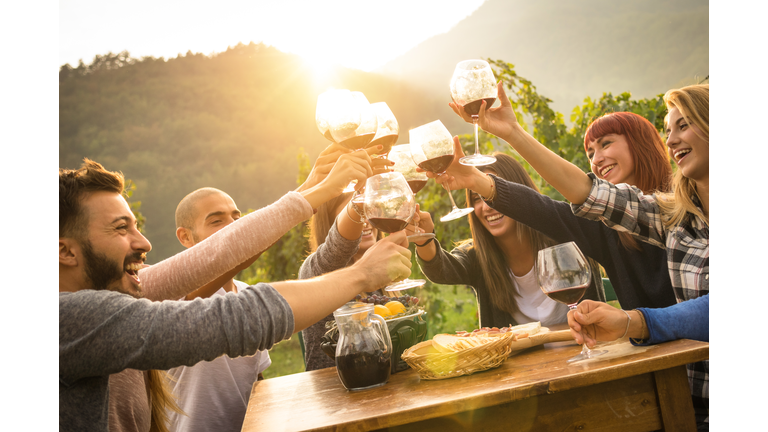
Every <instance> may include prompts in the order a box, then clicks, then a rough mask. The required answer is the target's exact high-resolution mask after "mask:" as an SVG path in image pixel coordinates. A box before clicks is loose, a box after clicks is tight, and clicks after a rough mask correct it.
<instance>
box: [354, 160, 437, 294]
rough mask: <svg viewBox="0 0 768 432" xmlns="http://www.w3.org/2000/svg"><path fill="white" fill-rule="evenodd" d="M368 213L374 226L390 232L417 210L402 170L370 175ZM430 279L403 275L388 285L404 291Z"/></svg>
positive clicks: (367, 189) (394, 289)
mask: <svg viewBox="0 0 768 432" xmlns="http://www.w3.org/2000/svg"><path fill="white" fill-rule="evenodd" d="M364 212H365V217H366V218H367V219H368V223H369V224H371V226H372V227H374V228H376V229H378V230H379V231H384V232H386V233H393V232H397V231H400V230H402V229H404V228H405V227H406V225H408V223H409V222H410V221H411V219H412V218H413V215H414V213H416V200H415V199H414V198H413V192H411V188H410V186H408V182H407V181H406V180H405V177H403V175H402V174H400V173H399V172H388V173H383V174H376V175H372V176H370V177H368V180H366V182H365V207H364ZM425 283H427V281H425V280H424V279H416V280H413V279H408V278H406V279H403V280H401V281H400V282H397V283H394V284H392V285H389V286H387V287H385V288H384V290H385V291H401V290H404V289H408V288H415V287H419V286H422V285H424V284H425Z"/></svg>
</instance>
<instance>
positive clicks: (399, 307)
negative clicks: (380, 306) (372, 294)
mask: <svg viewBox="0 0 768 432" xmlns="http://www.w3.org/2000/svg"><path fill="white" fill-rule="evenodd" d="M384 307H386V308H387V309H389V312H390V313H391V314H392V315H397V314H400V313H403V312H405V305H403V304H402V303H400V302H399V301H391V302H387V304H385V305H384Z"/></svg>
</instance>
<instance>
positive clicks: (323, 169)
mask: <svg viewBox="0 0 768 432" xmlns="http://www.w3.org/2000/svg"><path fill="white" fill-rule="evenodd" d="M347 153H351V151H350V150H348V149H346V148H344V147H342V146H340V145H338V144H336V143H333V144H331V145H329V146H328V147H326V148H325V149H323V151H321V152H320V154H319V155H318V156H317V159H316V160H315V164H314V165H313V166H312V170H311V171H310V172H309V175H308V176H307V179H306V180H305V181H304V183H302V184H301V186H299V187H298V188H297V189H296V191H297V192H301V191H303V190H305V189H308V188H311V187H312V186H315V185H316V184H318V183H320V182H321V181H323V179H325V178H326V177H327V176H328V174H329V173H330V172H331V169H333V166H334V165H335V164H336V161H337V160H339V157H340V156H341V155H343V154H347ZM369 154H370V153H369Z"/></svg>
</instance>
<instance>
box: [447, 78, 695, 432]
mask: <svg viewBox="0 0 768 432" xmlns="http://www.w3.org/2000/svg"><path fill="white" fill-rule="evenodd" d="M498 96H499V100H500V101H501V106H499V107H497V108H491V109H487V107H486V105H485V103H483V105H482V107H481V108H480V113H479V117H480V118H479V125H480V127H482V128H483V130H485V131H487V132H489V133H492V134H494V135H496V136H497V137H499V138H501V139H503V140H504V141H506V142H507V143H509V144H510V145H511V146H512V147H514V149H515V150H516V151H517V152H518V153H519V154H520V155H521V156H522V157H523V158H525V159H526V160H527V161H528V162H529V163H530V164H531V166H532V167H533V168H534V169H535V170H536V171H537V172H538V173H539V174H540V175H541V176H542V177H543V178H544V179H545V180H546V181H547V182H549V183H550V184H551V185H552V186H553V187H555V188H556V189H557V190H558V191H559V192H560V193H561V194H563V196H564V197H565V198H566V199H567V200H568V201H570V202H571V203H572V209H573V212H574V213H575V214H576V215H577V216H581V217H585V218H588V219H593V220H600V221H602V222H604V223H605V224H606V225H607V226H609V227H611V228H613V229H615V230H617V231H623V232H628V233H630V234H632V235H633V236H634V237H635V238H636V239H638V240H640V241H644V242H647V243H650V244H653V245H656V246H658V247H660V248H665V249H666V251H667V264H668V267H669V273H670V279H671V280H672V286H673V289H674V292H675V297H676V298H677V301H678V302H682V301H686V300H691V299H695V298H698V297H702V296H704V295H706V294H708V293H709V85H708V84H706V85H693V86H688V87H683V88H681V89H673V90H670V91H668V92H667V93H666V94H665V95H664V101H665V103H666V105H667V108H668V109H669V114H668V115H667V118H666V119H665V123H666V128H667V143H666V144H667V148H668V152H669V156H670V157H671V158H672V159H673V160H674V161H675V163H676V164H677V172H676V173H675V175H674V178H673V180H672V191H673V192H671V193H655V194H651V195H647V194H644V193H643V192H642V191H640V190H639V189H637V188H635V187H632V186H630V185H627V184H618V185H614V184H611V183H610V182H608V181H606V180H603V179H599V178H597V176H595V174H594V173H589V174H585V173H584V172H582V171H581V169H579V168H578V167H577V166H575V165H573V164H571V163H570V162H568V161H566V160H564V159H562V158H560V156H558V155H557V154H555V153H554V152H552V151H551V150H549V149H548V148H546V147H545V146H544V145H542V144H541V143H539V142H538V141H536V139H535V138H533V137H532V136H531V135H530V134H528V133H527V132H526V131H525V129H523V128H522V127H521V126H520V124H519V123H518V122H517V118H516V117H515V113H514V111H513V109H512V106H511V104H510V102H509V99H508V98H507V96H506V94H505V92H504V88H503V86H502V84H501V83H499V85H498ZM452 108H453V109H454V111H455V112H456V113H457V114H458V115H460V116H461V117H462V118H464V120H465V121H468V122H470V121H471V118H470V116H469V115H467V114H466V113H465V112H464V111H463V109H462V108H461V107H459V106H457V105H455V104H454V105H452ZM438 180H439V181H441V182H444V181H446V180H447V179H438ZM629 319H630V318H629V316H627V320H629ZM688 378H689V382H690V385H691V393H692V396H693V402H694V409H695V410H696V420H697V423H698V424H699V427H700V428H703V429H705V430H706V429H708V423H709V362H708V361H704V362H699V363H695V364H690V365H688Z"/></svg>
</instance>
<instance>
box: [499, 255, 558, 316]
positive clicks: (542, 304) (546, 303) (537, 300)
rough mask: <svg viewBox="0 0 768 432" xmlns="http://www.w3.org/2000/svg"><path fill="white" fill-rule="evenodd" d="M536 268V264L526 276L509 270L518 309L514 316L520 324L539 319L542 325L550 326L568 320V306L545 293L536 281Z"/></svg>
mask: <svg viewBox="0 0 768 432" xmlns="http://www.w3.org/2000/svg"><path fill="white" fill-rule="evenodd" d="M535 268H536V266H533V267H532V268H531V271H529V272H528V273H527V274H525V275H524V276H516V275H515V274H514V273H512V270H510V271H509V274H510V276H512V282H513V286H514V292H513V295H514V297H515V302H516V303H517V309H518V311H517V312H515V313H513V314H512V317H513V318H514V319H515V321H517V323H518V324H525V323H529V322H532V321H539V322H541V325H542V326H549V325H553V324H560V323H564V322H567V321H568V317H567V314H568V306H566V305H564V304H562V303H559V302H556V301H554V300H552V299H551V298H549V297H547V295H546V294H544V291H542V290H541V287H539V284H538V283H537V281H536V274H535V273H534V270H535Z"/></svg>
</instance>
